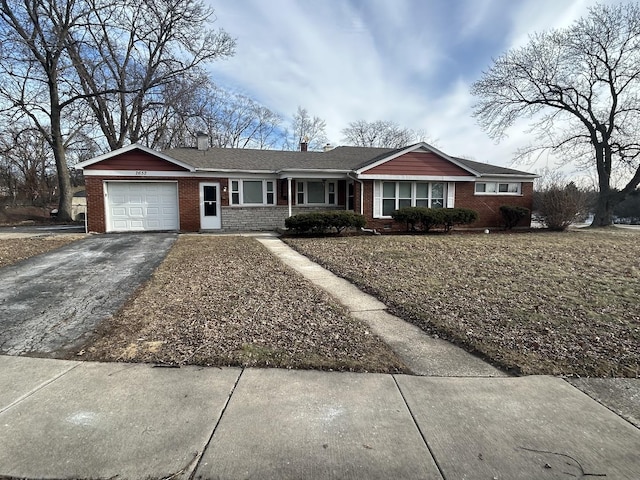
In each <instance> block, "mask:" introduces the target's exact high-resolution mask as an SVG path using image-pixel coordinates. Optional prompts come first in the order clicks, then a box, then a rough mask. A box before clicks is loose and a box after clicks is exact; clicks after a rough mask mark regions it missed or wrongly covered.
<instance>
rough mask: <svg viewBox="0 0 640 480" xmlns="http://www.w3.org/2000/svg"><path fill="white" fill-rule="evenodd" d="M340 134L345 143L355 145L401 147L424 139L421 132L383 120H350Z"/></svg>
mask: <svg viewBox="0 0 640 480" xmlns="http://www.w3.org/2000/svg"><path fill="white" fill-rule="evenodd" d="M342 135H344V141H345V142H346V143H347V144H349V145H355V146H357V147H384V148H401V147H406V146H407V145H411V144H413V143H417V142H420V141H422V140H424V134H423V133H422V132H419V131H416V130H411V129H410V128H405V127H401V126H400V125H398V124H397V123H395V122H390V121H384V120H378V121H375V122H367V121H366V120H356V121H355V122H350V123H349V125H348V126H347V127H346V128H344V129H343V130H342Z"/></svg>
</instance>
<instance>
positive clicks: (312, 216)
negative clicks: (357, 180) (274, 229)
mask: <svg viewBox="0 0 640 480" xmlns="http://www.w3.org/2000/svg"><path fill="white" fill-rule="evenodd" d="M365 223H366V220H365V218H364V217H363V216H362V215H359V214H357V213H353V212H350V211H347V210H330V211H326V212H309V213H300V214H298V215H293V216H291V217H289V218H287V219H285V221H284V225H285V227H287V229H289V230H292V231H294V232H295V233H325V232H327V231H328V230H330V229H335V231H336V233H341V232H342V231H343V230H345V229H347V228H361V227H364V226H365Z"/></svg>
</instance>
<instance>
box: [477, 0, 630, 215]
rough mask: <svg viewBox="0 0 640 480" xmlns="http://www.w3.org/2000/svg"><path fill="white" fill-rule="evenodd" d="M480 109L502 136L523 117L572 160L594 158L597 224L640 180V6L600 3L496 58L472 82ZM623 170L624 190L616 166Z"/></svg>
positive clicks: (540, 144) (543, 144)
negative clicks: (618, 186) (618, 183)
mask: <svg viewBox="0 0 640 480" xmlns="http://www.w3.org/2000/svg"><path fill="white" fill-rule="evenodd" d="M472 93H473V94H474V95H475V96H477V97H478V99H479V100H478V102H477V104H476V105H475V116H476V117H477V119H478V121H479V123H480V125H482V126H483V127H484V128H485V129H486V130H487V132H488V133H489V135H490V136H492V137H493V138H497V139H500V138H502V137H503V136H504V135H505V132H506V131H507V129H509V127H511V126H513V125H514V123H515V122H516V121H517V120H518V119H521V118H527V119H531V120H532V121H533V131H534V132H536V133H537V136H536V140H537V144H536V145H535V146H534V147H532V148H530V149H528V150H527V151H525V152H524V153H525V154H530V153H532V152H534V151H536V150H544V149H551V150H554V151H556V152H559V153H565V154H566V157H565V158H566V159H567V161H569V162H578V163H579V164H580V165H582V166H585V167H587V166H591V167H593V166H595V168H596V170H597V173H598V187H599V195H598V201H597V204H596V211H595V218H594V220H593V223H592V226H606V225H610V224H611V223H612V220H613V218H612V212H613V208H614V207H615V206H616V205H617V204H618V203H620V202H621V201H622V200H623V199H624V198H625V197H626V196H627V194H629V193H630V192H631V191H633V190H634V189H635V188H636V187H637V186H638V184H639V183H640V142H639V141H638V137H639V135H640V8H639V6H638V5H637V4H621V5H612V6H609V5H600V6H596V7H594V8H591V9H590V10H589V14H588V15H587V16H586V17H585V18H583V19H580V20H578V21H577V22H575V23H574V24H573V25H572V26H570V27H568V28H566V29H561V30H554V31H550V32H546V33H542V34H537V35H534V36H532V37H531V38H530V40H529V42H528V44H527V45H525V46H524V47H521V48H516V49H512V50H509V51H507V52H506V53H505V54H503V55H502V56H500V57H499V58H497V59H496V60H495V61H494V63H493V65H492V66H491V67H490V69H489V70H488V71H486V72H484V73H483V75H482V78H481V79H480V80H478V81H477V82H475V83H474V84H473V86H472ZM621 170H624V171H625V172H626V174H627V175H626V178H627V180H628V182H627V183H626V185H625V186H624V187H623V188H621V189H620V190H615V189H614V188H613V186H612V183H611V178H612V174H615V173H616V172H618V171H621Z"/></svg>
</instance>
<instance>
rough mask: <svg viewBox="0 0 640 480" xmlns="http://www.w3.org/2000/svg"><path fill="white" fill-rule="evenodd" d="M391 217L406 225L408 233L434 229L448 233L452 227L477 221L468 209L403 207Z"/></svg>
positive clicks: (475, 216) (473, 213)
mask: <svg viewBox="0 0 640 480" xmlns="http://www.w3.org/2000/svg"><path fill="white" fill-rule="evenodd" d="M391 217H392V218H393V219H394V220H395V221H396V222H400V223H404V224H406V226H407V231H409V232H416V231H423V232H428V231H429V230H431V229H432V228H436V227H440V228H442V229H444V231H445V232H448V231H449V230H451V229H452V228H453V227H454V225H463V224H469V223H473V222H475V221H476V220H477V219H478V213H477V212H476V211H475V210H470V209H468V208H426V207H404V208H400V209H398V210H395V211H394V212H393V213H392V214H391Z"/></svg>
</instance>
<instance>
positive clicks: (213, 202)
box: [200, 183, 222, 230]
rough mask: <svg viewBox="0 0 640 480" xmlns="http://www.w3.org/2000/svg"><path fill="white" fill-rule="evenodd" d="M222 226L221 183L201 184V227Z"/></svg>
mask: <svg viewBox="0 0 640 480" xmlns="http://www.w3.org/2000/svg"><path fill="white" fill-rule="evenodd" d="M221 227H222V224H221V220H220V184H219V183H201V184H200V229H201V230H217V229H220V228H221Z"/></svg>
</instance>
